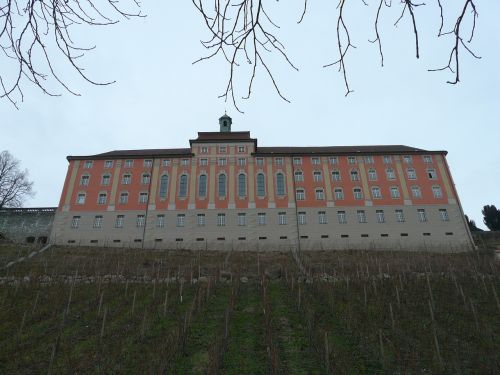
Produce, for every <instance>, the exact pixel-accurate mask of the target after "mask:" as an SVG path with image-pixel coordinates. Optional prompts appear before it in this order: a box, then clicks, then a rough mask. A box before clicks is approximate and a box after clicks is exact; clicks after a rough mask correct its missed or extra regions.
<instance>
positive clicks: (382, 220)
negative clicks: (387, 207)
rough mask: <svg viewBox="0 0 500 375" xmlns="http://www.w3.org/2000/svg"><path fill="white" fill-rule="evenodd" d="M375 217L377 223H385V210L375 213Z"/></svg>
mask: <svg viewBox="0 0 500 375" xmlns="http://www.w3.org/2000/svg"><path fill="white" fill-rule="evenodd" d="M375 215H376V216H377V223H385V214H384V210H377V211H375Z"/></svg>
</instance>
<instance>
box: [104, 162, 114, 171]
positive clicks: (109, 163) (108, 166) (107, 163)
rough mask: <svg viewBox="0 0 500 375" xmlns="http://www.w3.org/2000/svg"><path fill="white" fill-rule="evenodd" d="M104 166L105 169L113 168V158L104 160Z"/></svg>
mask: <svg viewBox="0 0 500 375" xmlns="http://www.w3.org/2000/svg"><path fill="white" fill-rule="evenodd" d="M104 168H106V169H109V168H113V160H106V161H105V162H104Z"/></svg>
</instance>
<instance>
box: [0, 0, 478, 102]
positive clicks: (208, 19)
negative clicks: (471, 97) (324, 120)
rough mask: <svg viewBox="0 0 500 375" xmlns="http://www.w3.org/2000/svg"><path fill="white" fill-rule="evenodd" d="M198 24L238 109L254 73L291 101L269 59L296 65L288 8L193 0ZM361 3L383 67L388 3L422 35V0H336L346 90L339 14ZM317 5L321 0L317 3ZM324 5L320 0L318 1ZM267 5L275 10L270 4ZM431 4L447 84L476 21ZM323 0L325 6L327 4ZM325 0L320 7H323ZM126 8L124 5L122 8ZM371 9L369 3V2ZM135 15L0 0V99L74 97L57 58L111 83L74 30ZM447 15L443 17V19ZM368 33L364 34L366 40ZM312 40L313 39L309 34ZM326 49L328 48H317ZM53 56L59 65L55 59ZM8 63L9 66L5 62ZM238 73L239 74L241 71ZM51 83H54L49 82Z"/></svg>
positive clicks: (71, 3) (471, 14)
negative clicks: (446, 43) (93, 66)
mask: <svg viewBox="0 0 500 375" xmlns="http://www.w3.org/2000/svg"><path fill="white" fill-rule="evenodd" d="M191 1H192V3H193V5H194V7H195V9H196V10H197V12H198V13H199V14H200V15H201V19H202V22H203V23H204V24H205V25H206V28H207V32H208V36H207V37H206V40H204V41H202V45H203V47H204V48H205V49H206V50H207V54H206V55H205V56H203V57H201V58H199V59H198V60H196V61H194V63H198V62H201V61H205V60H208V59H212V58H214V57H216V56H219V55H220V56H222V57H223V59H224V61H225V63H226V66H227V68H228V79H227V83H226V85H225V88H224V90H223V93H222V95H221V97H222V98H224V99H225V100H228V99H229V100H231V101H232V102H233V104H234V106H235V107H236V108H237V109H238V110H239V108H238V101H239V98H242V99H245V98H249V97H250V96H251V94H252V88H253V84H254V80H255V78H256V76H257V74H259V73H260V72H262V73H264V74H265V75H266V76H267V77H268V78H269V79H270V81H271V82H272V85H273V86H274V88H275V90H276V92H277V94H278V95H279V96H280V97H281V98H282V99H283V100H285V101H289V100H288V99H287V98H286V96H285V95H284V94H283V93H282V92H281V90H280V88H279V85H278V82H277V80H276V79H275V77H274V74H273V71H274V64H275V63H276V62H275V61H273V60H272V58H271V57H270V56H271V55H272V54H277V55H278V56H279V57H281V58H282V59H283V61H284V62H285V63H286V64H287V65H289V66H290V68H291V69H295V70H298V67H297V66H296V65H295V64H294V63H293V62H292V58H291V56H288V54H287V52H286V49H285V44H284V42H283V41H282V40H281V39H280V38H279V35H280V33H281V34H282V33H283V30H279V29H280V26H279V25H278V24H277V22H276V21H275V19H276V18H277V17H276V14H272V13H273V12H279V10H276V9H279V7H280V6H281V7H283V6H287V7H288V6H290V5H289V2H285V4H284V5H282V3H283V2H282V3H280V4H279V5H277V4H276V1H274V0H191ZM302 1H303V4H302V6H303V8H301V9H299V12H298V13H300V17H298V20H297V22H298V23H301V22H302V21H303V20H304V17H306V14H307V8H308V0H302ZM360 1H361V2H362V4H364V5H366V6H367V7H368V6H371V5H374V7H373V12H372V17H373V18H371V19H370V20H368V22H369V23H370V24H373V31H374V35H375V37H374V38H373V40H370V41H371V42H372V43H374V44H376V45H377V47H378V48H377V49H378V52H379V54H380V59H381V65H382V66H383V65H384V54H383V48H382V35H381V31H380V20H381V15H382V14H383V13H384V11H385V10H387V8H390V7H400V15H399V17H398V18H397V19H395V20H394V21H395V23H394V25H398V24H399V23H402V22H408V23H409V24H410V25H411V30H412V33H413V34H414V35H413V36H414V39H415V55H416V58H419V57H420V45H421V43H420V40H419V27H418V16H419V9H421V8H422V7H424V6H425V5H426V4H424V3H416V2H414V1H416V0H399V1H397V0H394V2H393V1H392V0H338V6H337V10H336V14H335V15H332V18H333V19H335V21H336V22H335V36H336V41H335V42H334V44H333V45H332V61H331V62H325V64H324V67H337V68H338V71H339V72H340V74H341V75H342V79H343V81H344V84H345V92H346V96H347V95H348V94H349V93H350V92H352V88H351V86H350V84H349V79H348V72H347V71H348V69H347V66H348V64H347V60H348V56H349V54H350V52H351V51H352V49H353V48H355V44H354V43H355V41H354V40H352V38H351V33H350V28H351V25H350V23H349V19H348V18H347V17H346V16H345V14H346V12H348V11H349V7H350V6H351V7H352V6H353V5H356V4H355V3H356V2H357V3H359V2H360ZM318 3H319V2H318ZM324 3H326V1H324ZM271 4H273V6H274V8H275V9H274V10H270V9H271ZM432 4H433V5H434V8H435V9H436V13H437V14H436V19H437V20H439V21H440V22H439V25H440V26H439V30H436V35H437V37H439V38H441V37H445V38H449V39H450V42H451V43H450V50H449V59H448V61H447V64H443V65H444V66H442V67H438V68H434V69H429V70H431V71H444V70H449V71H450V72H451V73H452V77H453V78H452V79H450V80H448V83H450V84H456V83H458V82H459V81H460V74H459V72H460V69H459V68H460V56H461V55H462V53H463V52H466V53H469V54H471V55H472V56H474V57H475V58H479V56H477V55H476V54H475V53H474V52H473V51H472V49H471V47H470V43H471V42H472V40H473V37H474V31H475V28H476V19H477V16H478V13H477V10H476V5H475V3H474V0H459V1H456V0H448V1H447V2H446V6H447V7H448V8H446V10H450V12H447V13H453V11H456V13H457V14H456V16H451V22H450V20H445V16H444V14H446V12H444V10H445V9H444V4H443V0H431V5H432ZM326 5H327V4H326ZM326 5H325V4H323V5H322V6H326ZM124 9H129V10H124ZM368 9H372V8H368ZM137 16H139V17H141V16H142V15H141V9H140V3H139V1H138V0H102V1H96V0H25V1H24V2H21V0H0V48H1V51H2V52H3V55H2V54H0V99H1V98H5V99H7V100H10V101H11V102H12V103H13V104H14V105H16V103H17V101H18V99H19V98H20V99H21V100H22V98H23V92H22V83H23V82H24V81H25V80H27V81H30V82H31V83H32V84H34V85H36V86H37V87H39V88H40V89H41V90H42V91H43V92H44V93H46V94H48V95H60V92H59V91H57V90H56V89H55V87H56V88H57V87H58V86H59V89H61V88H63V89H65V90H67V91H69V92H70V93H72V94H75V95H78V93H77V92H76V91H75V90H73V89H72V88H71V87H70V86H69V85H68V84H67V83H66V82H65V80H64V79H63V78H62V77H63V76H64V75H61V73H60V70H58V69H56V67H59V66H60V61H61V60H62V61H65V62H66V64H67V65H68V66H69V67H71V68H72V69H73V70H74V71H76V73H77V74H78V75H79V76H81V78H82V79H83V80H85V81H88V82H90V83H92V84H95V85H108V84H110V83H112V82H97V81H94V80H92V79H91V78H90V77H89V76H88V75H87V74H86V73H85V72H84V67H82V66H81V65H80V64H79V60H78V59H79V58H80V57H82V56H83V55H84V54H85V53H86V52H88V51H90V50H92V49H93V48H94V46H82V45H80V44H78V43H77V42H75V41H74V38H73V37H72V35H74V30H75V28H76V27H78V26H84V27H85V26H105V25H112V24H115V23H117V22H118V20H119V19H123V18H125V19H128V18H130V17H137ZM445 21H447V22H445ZM445 24H451V25H453V26H452V28H451V30H449V31H446V30H445ZM367 39H369V38H367ZM311 40H312V41H314V37H311ZM322 48H328V46H322ZM56 61H57V64H56ZM9 63H10V64H9ZM249 66H250V75H249V76H248V78H247V77H245V79H248V81H247V84H246V85H245V84H244V85H243V87H246V89H245V90H244V91H245V95H244V96H241V97H240V96H238V95H237V94H236V93H235V91H236V90H235V89H236V87H235V86H236V85H235V81H236V76H237V75H238V74H240V75H241V74H243V75H245V73H246V72H247V71H246V70H245V69H248V67H249ZM242 72H244V73H242ZM54 84H55V85H54Z"/></svg>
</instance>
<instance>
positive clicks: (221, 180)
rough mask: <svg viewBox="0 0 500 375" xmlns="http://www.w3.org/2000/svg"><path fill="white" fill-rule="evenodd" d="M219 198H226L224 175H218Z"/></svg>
mask: <svg viewBox="0 0 500 375" xmlns="http://www.w3.org/2000/svg"><path fill="white" fill-rule="evenodd" d="M218 190H219V197H221V198H222V197H225V196H226V175H225V174H220V175H219V189H218Z"/></svg>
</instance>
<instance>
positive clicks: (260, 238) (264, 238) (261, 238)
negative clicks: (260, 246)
mask: <svg viewBox="0 0 500 375" xmlns="http://www.w3.org/2000/svg"><path fill="white" fill-rule="evenodd" d="M259 240H267V237H259Z"/></svg>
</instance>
